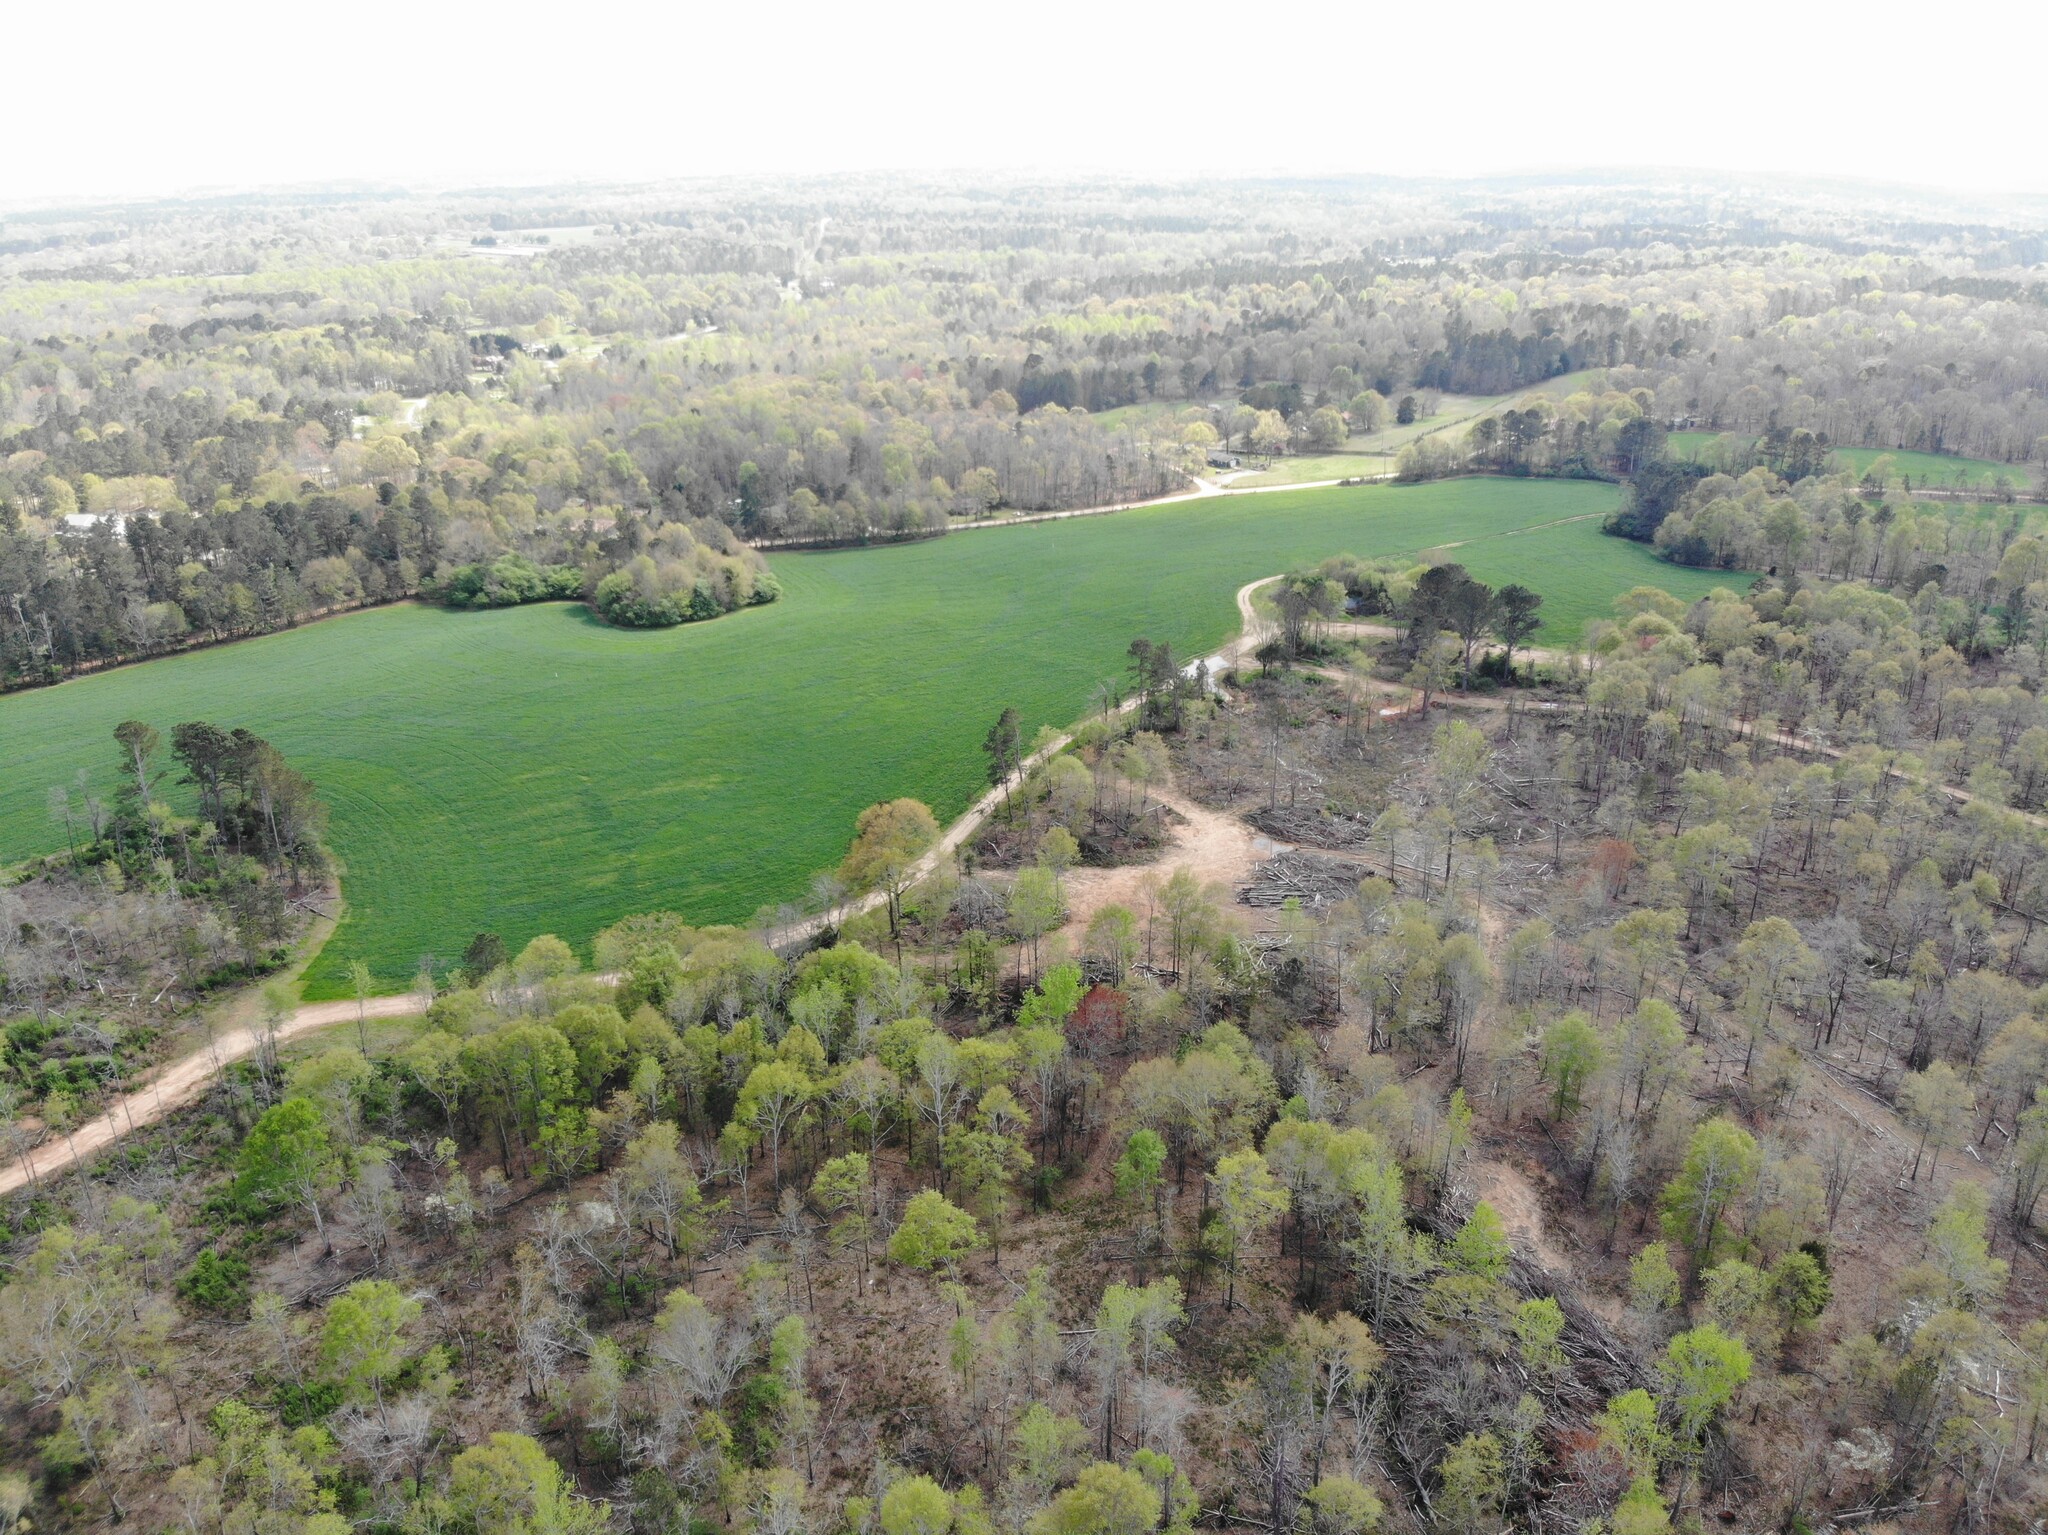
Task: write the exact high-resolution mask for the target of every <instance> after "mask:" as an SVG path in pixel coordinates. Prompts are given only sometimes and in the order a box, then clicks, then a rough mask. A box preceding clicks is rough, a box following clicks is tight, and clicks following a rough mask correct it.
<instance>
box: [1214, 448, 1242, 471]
mask: <svg viewBox="0 0 2048 1535" xmlns="http://www.w3.org/2000/svg"><path fill="white" fill-rule="evenodd" d="M1237 466H1238V457H1237V455H1236V454H1235V453H1226V452H1224V451H1223V450H1222V449H1221V448H1211V449H1210V450H1209V467H1210V468H1211V469H1235V468H1237Z"/></svg>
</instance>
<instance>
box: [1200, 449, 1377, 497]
mask: <svg viewBox="0 0 2048 1535" xmlns="http://www.w3.org/2000/svg"><path fill="white" fill-rule="evenodd" d="M1351 441H1352V443H1353V444H1354V446H1353V447H1351V448H1349V449H1347V450H1346V451H1344V452H1342V453H1308V454H1303V455H1302V456H1300V457H1298V458H1278V459H1275V460H1274V461H1273V464H1272V467H1271V468H1269V469H1261V470H1259V471H1258V472H1257V473H1256V474H1247V475H1245V476H1243V477H1242V478H1240V479H1234V480H1230V481H1228V483H1229V484H1230V485H1231V486H1232V487H1234V488H1241V489H1252V488H1255V487H1257V486H1261V485H1313V484H1315V483H1316V482H1317V481H1318V480H1351V479H1358V478H1360V477H1366V478H1373V477H1377V476H1379V475H1383V474H1392V473H1393V472H1394V455H1393V454H1391V453H1378V452H1373V453H1368V452H1366V451H1364V449H1363V448H1362V447H1360V446H1356V445H1358V444H1363V443H1365V442H1367V441H1373V442H1377V441H1378V439H1377V438H1376V437H1375V438H1370V439H1368V438H1364V437H1354V438H1352V439H1351Z"/></svg>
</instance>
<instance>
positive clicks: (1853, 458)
mask: <svg viewBox="0 0 2048 1535" xmlns="http://www.w3.org/2000/svg"><path fill="white" fill-rule="evenodd" d="M1721 435H1722V434H1721V433H1718V432H1673V433H1672V434H1671V456H1672V457H1674V458H1701V457H1704V456H1705V455H1706V454H1707V451H1708V450H1709V449H1710V448H1711V447H1712V446H1713V444H1714V442H1715V441H1716V440H1717V439H1718V438H1719V437H1720V436H1721ZM1731 435H1732V434H1731ZM1736 440H1737V441H1742V440H1743V439H1742V438H1740V437H1739V436H1738V437H1737V438H1736ZM1880 458H1889V459H1890V460H1891V461H1892V478H1891V483H1892V485H1893V486H1894V487H1899V485H1900V481H1901V480H1902V479H1904V478H1911V480H1912V481H1913V484H1914V485H1915V486H1916V487H1918V486H1924V487H1927V488H1929V489H1933V490H1990V489H1992V488H1993V487H1995V486H1996V485H1997V483H1998V481H1999V480H2000V479H2004V480H2007V481H2008V482H2010V484H2011V485H2012V487H2013V489H2015V490H2026V489H2028V488H2029V486H2030V485H2031V483H2032V481H2033V478H2034V472H2033V469H2032V467H2031V466H2030V465H2027V464H2001V463H1998V462H1997V461H1996V460H1993V459H1988V458H1961V457H1957V456H1954V455H1951V454H1947V453H1916V452H1913V451H1911V450H1910V449H1905V448H1836V449H1835V450H1834V460H1835V463H1836V465H1837V466H1838V467H1839V468H1841V469H1844V470H1847V471H1848V472H1849V473H1851V474H1856V475H1861V474H1862V473H1864V471H1866V470H1867V469H1869V468H1870V466H1871V465H1872V464H1874V463H1876V462H1877V461H1878V460H1879V459H1880Z"/></svg>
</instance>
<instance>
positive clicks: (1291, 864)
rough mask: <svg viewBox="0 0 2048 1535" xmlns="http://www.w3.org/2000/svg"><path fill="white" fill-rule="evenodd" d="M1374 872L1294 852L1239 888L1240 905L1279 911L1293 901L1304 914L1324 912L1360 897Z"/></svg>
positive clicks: (1280, 855)
mask: <svg viewBox="0 0 2048 1535" xmlns="http://www.w3.org/2000/svg"><path fill="white" fill-rule="evenodd" d="M1368 872H1370V871H1368V870H1365V869H1361V868H1360V867H1359V866H1358V865H1357V864H1354V863H1346V862H1344V861H1343V860H1342V859H1337V858H1320V857H1318V856H1317V855H1316V854H1314V853H1304V852H1301V851H1299V850H1297V849H1294V848H1289V849H1288V850H1287V851H1285V852H1282V853H1277V854H1275V855H1274V856H1273V857H1271V858H1269V859H1267V860H1266V861H1265V862H1264V863H1262V864H1260V865H1259V866H1258V868H1257V869H1256V870H1255V871H1254V872H1253V874H1252V882H1251V883H1250V884H1249V885H1244V886H1241V887H1239V889H1238V892H1237V899H1238V902H1239V904H1240V905H1244V906H1260V907H1269V908H1270V907H1275V906H1284V905H1285V904H1286V903H1287V902H1288V901H1290V900H1296V901H1299V902H1301V909H1302V910H1303V911H1310V912H1321V911H1326V910H1328V909H1329V908H1330V907H1332V906H1334V905H1336V904H1337V903H1338V902H1339V901H1348V900H1350V899H1351V898H1352V897H1354V896H1356V895H1357V894H1358V882H1359V880H1360V879H1362V878H1364V876H1365V875H1366V874H1367V873H1368Z"/></svg>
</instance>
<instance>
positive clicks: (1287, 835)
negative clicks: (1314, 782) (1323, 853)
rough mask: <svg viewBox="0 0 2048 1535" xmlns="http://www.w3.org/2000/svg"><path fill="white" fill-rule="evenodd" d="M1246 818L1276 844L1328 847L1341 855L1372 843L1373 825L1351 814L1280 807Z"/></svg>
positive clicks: (1303, 806)
mask: <svg viewBox="0 0 2048 1535" xmlns="http://www.w3.org/2000/svg"><path fill="white" fill-rule="evenodd" d="M1245 819H1246V820H1247V821H1249V822H1251V824H1252V825H1253V826H1255V827H1257V828H1258V829H1259V830H1260V831H1262V832H1264V833H1265V834H1266V835H1267V836H1269V837H1271V838H1273V839H1274V840H1275V841H1276V842H1293V843H1298V844H1300V845H1301V846H1303V847H1326V848H1332V849H1334V850H1336V851H1338V852H1349V851H1358V850H1363V849H1364V848H1365V846H1366V844H1367V843H1369V842H1370V841H1371V840H1372V826H1371V823H1369V822H1367V821H1365V820H1364V819H1362V818H1361V817H1358V816H1352V815H1328V814H1326V813H1324V812H1323V811H1321V810H1315V809H1311V808H1310V807H1308V806H1307V805H1277V806H1275V807H1274V808H1273V809H1271V810H1254V811H1253V812H1252V813H1251V814H1250V815H1248V816H1246V817H1245Z"/></svg>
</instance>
